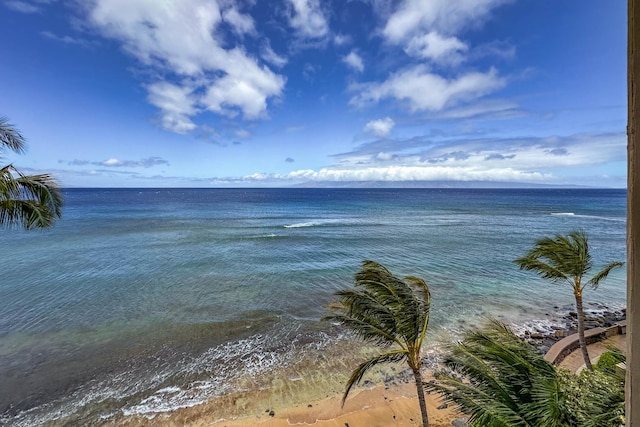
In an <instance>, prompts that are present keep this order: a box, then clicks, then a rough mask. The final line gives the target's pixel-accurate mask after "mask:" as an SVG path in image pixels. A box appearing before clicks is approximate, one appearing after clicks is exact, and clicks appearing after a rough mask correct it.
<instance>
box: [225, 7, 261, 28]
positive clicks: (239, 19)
mask: <svg viewBox="0 0 640 427" xmlns="http://www.w3.org/2000/svg"><path fill="white" fill-rule="evenodd" d="M222 19H224V21H225V22H227V23H228V24H229V25H231V28H233V31H234V32H235V33H236V34H240V35H243V34H255V32H256V28H255V24H254V22H253V18H252V17H251V16H250V15H245V14H243V13H240V12H239V11H238V9H236V8H235V7H233V6H232V7H230V8H229V9H227V10H225V11H223V12H222Z"/></svg>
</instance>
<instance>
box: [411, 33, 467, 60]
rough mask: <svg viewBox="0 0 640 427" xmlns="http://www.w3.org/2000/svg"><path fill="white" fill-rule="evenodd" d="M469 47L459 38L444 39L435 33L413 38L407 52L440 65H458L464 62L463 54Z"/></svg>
mask: <svg viewBox="0 0 640 427" xmlns="http://www.w3.org/2000/svg"><path fill="white" fill-rule="evenodd" d="M468 49H469V47H468V46H467V45H466V44H465V43H463V42H461V41H460V40H459V39H458V38H457V37H443V36H442V35H440V34H438V33H437V32H435V31H432V32H430V33H427V34H424V35H421V36H416V37H413V38H412V39H411V40H410V41H409V44H408V45H407V47H406V48H405V52H406V53H407V54H408V55H411V56H415V57H418V58H423V59H428V60H431V61H433V62H435V63H438V64H450V65H457V64H459V63H460V62H462V61H463V60H464V58H463V56H462V53H464V52H466V51H467V50H468Z"/></svg>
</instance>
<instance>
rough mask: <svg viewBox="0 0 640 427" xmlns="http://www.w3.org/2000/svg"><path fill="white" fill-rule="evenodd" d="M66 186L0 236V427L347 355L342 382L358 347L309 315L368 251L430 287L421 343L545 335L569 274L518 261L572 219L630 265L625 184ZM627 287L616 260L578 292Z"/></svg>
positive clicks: (301, 375) (617, 295)
mask: <svg viewBox="0 0 640 427" xmlns="http://www.w3.org/2000/svg"><path fill="white" fill-rule="evenodd" d="M64 198H65V203H66V204H65V207H64V211H63V218H62V220H60V221H59V222H58V223H57V224H56V226H55V227H54V228H52V229H50V230H46V231H36V232H25V231H21V230H3V231H2V233H1V234H0V244H1V245H2V247H3V248H4V250H3V254H2V257H0V269H1V271H2V276H1V278H0V424H2V425H15V426H32V425H74V424H91V425H96V424H101V423H109V422H114V421H117V420H118V419H121V418H122V417H125V416H131V415H138V416H142V417H149V418H152V417H154V416H157V415H158V414H163V413H166V412H168V411H171V410H174V409H176V408H182V407H189V406H194V405H198V404H200V403H202V402H205V401H207V400H209V399H212V398H215V397H220V396H224V395H227V394H230V393H234V392H236V391H238V390H245V391H246V390H247V389H251V388H263V389H268V388H269V387H271V386H272V385H273V384H275V382H274V381H275V380H273V378H276V377H279V378H285V379H288V380H289V381H304V380H305V378H306V377H309V378H311V377H313V378H317V377H318V375H319V373H322V372H323V371H326V370H327V369H328V368H327V366H329V365H330V364H331V363H333V364H335V360H336V359H341V358H343V359H344V363H340V364H337V365H335V366H336V367H334V365H333V364H331V366H332V368H331V369H334V368H335V369H342V370H345V369H346V371H345V372H344V373H343V374H344V375H345V376H346V375H348V374H349V363H348V361H349V360H350V359H353V358H354V357H356V356H357V354H356V355H355V356H354V352H355V350H354V349H355V348H357V347H358V346H360V344H359V343H357V342H354V341H353V340H352V339H351V338H350V337H349V335H348V334H345V333H344V331H341V330H339V329H338V328H336V327H335V326H334V325H330V324H327V323H325V322H323V321H321V320H320V319H321V317H322V316H323V315H324V314H326V312H325V306H326V305H327V304H328V303H330V302H331V301H332V299H333V294H334V293H335V292H336V291H337V290H339V289H343V288H345V287H348V286H351V285H352V278H353V275H354V273H355V272H356V271H357V270H358V269H359V267H360V264H361V262H362V261H363V260H365V259H370V260H374V261H378V262H380V263H382V264H384V265H385V266H386V267H387V268H389V269H390V270H391V271H392V272H393V273H394V274H396V275H398V276H406V275H413V276H418V277H421V278H423V279H425V280H426V281H427V283H428V284H429V286H430V289H431V293H432V307H431V318H430V325H429V332H428V335H429V340H428V343H427V346H428V348H429V349H437V348H438V347H439V346H440V345H441V344H442V343H446V342H448V341H449V340H451V339H455V337H456V336H458V335H459V333H460V331H462V330H463V329H465V328H469V327H473V326H476V325H478V324H481V323H482V322H483V321H484V320H486V319H488V318H491V317H495V318H499V319H501V320H503V321H506V322H509V323H512V324H514V325H516V326H518V327H521V328H522V327H526V328H534V329H535V328H538V329H540V328H545V327H550V325H552V324H553V323H554V322H555V321H556V320H557V319H558V318H559V316H560V315H562V314H563V311H567V310H570V309H571V307H572V304H573V302H574V300H573V296H572V293H571V292H570V289H569V287H568V286H565V285H560V284H557V285H553V284H550V283H547V282H546V281H544V280H542V279H540V278H538V277H537V276H536V275H535V274H534V273H531V272H523V271H519V270H518V268H517V266H516V265H515V264H514V263H513V259H515V258H516V257H518V256H521V255H523V254H524V253H525V252H526V251H527V250H528V249H529V248H530V247H531V246H532V245H533V244H534V242H535V240H536V239H537V238H540V237H544V236H551V235H554V234H557V233H566V232H569V231H571V230H574V229H583V230H585V231H586V232H587V233H588V235H589V239H590V240H589V242H590V247H591V251H592V254H593V256H594V262H595V266H596V267H598V266H602V265H604V263H606V262H609V261H615V260H619V261H624V260H625V227H626V190H614V189H508V190H507V189H505V190H499V189H470V190H465V189H68V190H65V192H64ZM625 283H626V271H625V269H624V268H620V269H617V270H614V271H613V272H612V274H611V275H610V276H609V278H608V279H607V280H606V281H605V282H604V283H603V284H601V285H600V287H599V288H598V289H597V290H591V289H589V290H587V291H586V293H585V302H586V303H590V304H592V306H593V305H594V304H599V305H598V307H608V308H611V309H620V308H622V307H624V306H625V298H626V288H625ZM430 351H431V350H430ZM433 351H436V350H433ZM310 355H313V360H309V358H310V357H311V356H310ZM329 356H330V357H329ZM329 360H331V361H329ZM345 366H346V368H345ZM268 378H271V379H272V382H268V380H267V379H268ZM314 384H315V385H314V386H317V384H316V383H314ZM274 392H275V393H277V390H276V391H274Z"/></svg>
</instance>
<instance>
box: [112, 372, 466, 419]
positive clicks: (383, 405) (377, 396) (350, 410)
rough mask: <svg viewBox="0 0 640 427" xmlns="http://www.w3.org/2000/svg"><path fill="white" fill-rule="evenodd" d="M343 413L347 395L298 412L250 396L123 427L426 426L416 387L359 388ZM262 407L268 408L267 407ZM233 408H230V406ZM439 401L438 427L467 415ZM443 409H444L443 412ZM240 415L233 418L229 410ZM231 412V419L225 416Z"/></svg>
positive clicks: (430, 401) (432, 415)
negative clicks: (342, 401)
mask: <svg viewBox="0 0 640 427" xmlns="http://www.w3.org/2000/svg"><path fill="white" fill-rule="evenodd" d="M352 393H353V394H352V395H351V396H350V397H349V399H348V400H347V402H346V403H345V405H344V407H341V398H342V395H341V394H336V395H333V396H331V397H328V398H325V399H322V400H318V401H313V402H308V403H303V404H299V405H295V406H289V407H287V406H282V407H281V406H278V405H273V406H267V405H266V403H267V400H268V399H266V400H265V397H266V396H264V395H263V393H261V392H260V391H257V392H248V393H247V394H244V395H242V394H238V395H235V396H227V397H226V398H224V399H214V400H212V401H210V402H208V403H207V404H204V405H198V406H194V407H192V408H183V409H180V410H177V411H175V412H173V413H171V414H167V415H161V416H157V417H156V418H154V419H148V418H142V417H135V418H129V419H128V420H126V421H124V422H123V423H118V425H126V426H141V425H164V426H185V425H189V426H194V427H200V426H210V427H240V426H247V427H248V426H260V427H284V426H322V427H347V426H348V427H383V426H418V425H421V418H420V408H419V406H418V400H417V398H416V389H415V385H414V384H412V383H403V384H398V385H394V386H384V385H380V386H374V387H370V388H359V389H356V390H355V392H352ZM261 404H262V405H261ZM226 405H229V406H226ZM441 405H442V402H440V401H439V399H438V396H437V395H427V406H428V413H429V422H430V425H431V426H432V427H445V426H448V427H450V426H451V425H452V424H451V422H452V421H454V420H455V419H457V418H459V417H460V416H461V415H460V414H459V413H458V412H456V410H455V408H453V407H446V408H442V407H441ZM438 407H441V409H438ZM234 408H235V409H236V410H237V411H238V412H237V413H236V415H232V414H231V413H230V412H229V409H231V410H232V412H235V411H234ZM225 412H226V416H222V415H223V414H224V413H225Z"/></svg>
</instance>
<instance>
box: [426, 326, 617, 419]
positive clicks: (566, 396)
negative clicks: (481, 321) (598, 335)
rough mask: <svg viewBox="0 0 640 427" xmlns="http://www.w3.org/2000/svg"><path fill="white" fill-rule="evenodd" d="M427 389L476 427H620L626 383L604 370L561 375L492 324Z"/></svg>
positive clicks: (471, 335) (459, 349)
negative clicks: (466, 417) (465, 416)
mask: <svg viewBox="0 0 640 427" xmlns="http://www.w3.org/2000/svg"><path fill="white" fill-rule="evenodd" d="M443 366H444V368H443V370H442V371H441V372H437V373H436V381H433V382H430V383H427V384H426V386H427V389H429V390H431V391H435V392H438V393H440V395H441V396H442V398H443V400H444V401H445V402H448V403H452V404H455V405H457V406H458V408H459V409H460V411H461V412H463V413H465V414H467V415H469V424H470V425H473V426H477V427H564V426H567V427H574V426H584V427H587V426H591V427H619V426H623V425H624V417H623V415H624V381H621V380H620V379H618V378H616V377H615V375H613V374H610V373H607V372H606V371H604V370H603V371H600V370H594V371H589V370H584V371H583V372H582V373H581V374H580V375H575V374H573V373H572V372H569V371H567V370H565V369H557V368H555V367H554V366H553V365H551V364H550V363H548V362H547V361H546V360H544V358H543V357H542V356H540V355H539V354H538V353H537V351H536V349H535V348H534V347H532V346H531V345H529V344H527V343H526V342H524V341H522V340H521V339H520V338H519V337H517V336H516V335H515V334H514V333H513V331H512V330H511V329H510V328H509V327H508V326H506V325H505V324H503V323H500V322H498V321H495V320H494V321H491V322H490V323H489V324H487V325H486V326H484V327H483V328H482V329H479V330H471V331H467V332H465V333H464V335H463V337H462V340H461V341H460V342H459V343H457V344H452V345H450V346H449V349H448V352H446V353H445V355H444V359H443Z"/></svg>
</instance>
